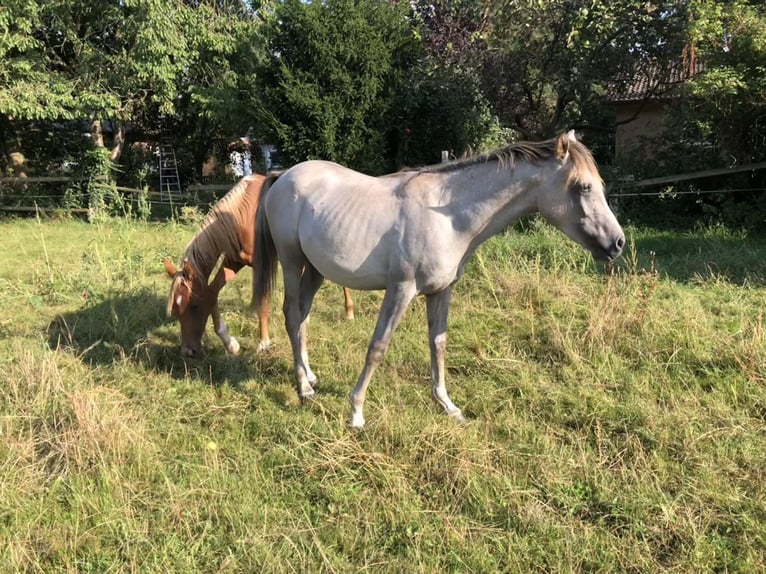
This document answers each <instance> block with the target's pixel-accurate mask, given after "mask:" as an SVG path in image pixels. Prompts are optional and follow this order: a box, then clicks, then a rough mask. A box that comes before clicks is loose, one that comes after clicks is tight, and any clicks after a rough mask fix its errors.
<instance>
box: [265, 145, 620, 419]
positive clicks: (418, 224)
mask: <svg viewBox="0 0 766 574" xmlns="http://www.w3.org/2000/svg"><path fill="white" fill-rule="evenodd" d="M534 212H540V213H541V214H542V216H543V217H544V218H545V219H547V220H548V221H549V222H550V223H551V224H553V225H554V226H555V227H557V228H558V229H559V230H561V231H562V232H564V234H566V235H567V236H568V237H570V238H571V239H573V240H574V241H576V242H577V243H579V244H580V245H582V246H583V247H585V248H586V249H587V250H588V251H590V252H591V254H592V255H593V256H594V257H596V258H598V259H602V260H606V261H611V260H612V259H614V258H615V257H617V256H618V255H619V254H620V252H621V251H622V248H623V246H624V245H625V236H624V235H623V232H622V228H621V227H620V224H619V223H618V222H617V219H616V218H615V216H614V214H613V213H612V211H611V210H610V209H609V206H608V205H607V202H606V198H605V196H604V183H603V180H602V179H601V176H600V175H599V172H598V168H597V167H596V163H595V162H594V160H593V157H592V155H591V153H590V151H589V150H588V149H587V148H586V147H585V146H584V145H583V144H581V143H580V142H578V141H577V140H576V139H575V137H574V132H569V133H566V134H562V135H561V136H559V137H558V138H554V139H552V140H547V141H544V142H536V143H518V144H513V145H510V146H507V147H505V148H503V149H500V150H497V151H495V152H492V153H488V154H483V155H479V156H475V157H470V158H467V159H463V160H459V161H456V162H452V163H448V164H442V165H437V166H433V167H426V168H422V169H417V170H412V171H409V172H401V173H399V174H395V175H393V176H388V177H378V178H375V177H370V176H368V175H364V174H361V173H357V172H355V171H352V170H350V169H347V168H345V167H342V166H340V165H337V164H335V163H331V162H327V161H307V162H303V163H299V164H298V165H296V166H294V167H292V168H290V169H289V170H287V171H286V172H284V173H283V174H282V175H281V176H280V177H279V179H277V180H276V181H274V182H273V184H270V186H267V187H266V188H265V190H264V192H263V197H262V201H261V203H260V206H259V208H258V214H257V221H256V239H255V249H256V252H255V253H256V260H255V262H254V265H253V271H254V279H253V289H254V301H255V302H256V304H257V303H258V302H259V301H262V300H263V298H266V297H268V296H269V293H270V292H271V290H272V287H273V285H274V279H275V274H276V271H277V261H279V263H281V265H282V272H283V277H284V288H285V302H284V313H285V324H286V326H287V333H288V335H289V336H290V343H291V344H292V348H293V361H294V369H295V378H296V382H297V386H298V394H299V396H300V397H301V398H304V397H310V396H312V395H314V385H315V384H316V381H317V377H316V375H315V374H314V373H313V372H312V370H311V367H310V366H309V356H308V350H307V346H306V332H307V327H308V318H309V312H310V311H311V303H312V301H313V299H314V295H315V294H316V292H317V290H318V289H319V286H320V285H321V284H322V281H323V280H324V278H325V277H327V278H328V279H330V280H331V281H335V282H337V283H340V284H341V285H348V286H349V287H352V288H354V289H385V295H384V296H383V303H382V305H381V308H380V313H379V315H378V322H377V325H376V326H375V330H374V331H373V334H372V339H371V341H370V344H369V347H368V349H367V358H366V361H365V365H364V368H363V369H362V372H361V374H360V375H359V378H358V379H357V383H356V386H355V387H354V390H353V391H352V393H351V397H350V400H351V423H350V424H351V426H352V427H362V426H364V414H363V411H362V409H363V406H364V398H365V394H366V392H367V386H368V385H369V383H370V379H371V377H372V375H373V373H374V372H375V369H376V368H377V366H378V365H379V364H380V362H381V360H382V359H383V356H384V355H385V353H386V350H387V349H388V345H389V342H390V341H391V336H392V335H393V333H394V331H395V330H396V327H397V325H398V324H399V321H400V320H401V318H402V316H403V315H404V312H405V311H406V310H407V307H408V305H409V304H410V301H412V299H413V297H415V296H416V295H420V294H422V295H425V298H426V313H427V316H428V339H429V347H430V351H431V383H432V395H433V398H434V400H435V401H436V402H437V404H439V405H440V406H441V408H442V409H443V410H444V412H445V413H446V414H447V415H449V416H450V417H452V418H453V419H455V420H457V421H463V420H464V419H463V415H462V413H461V411H460V409H459V408H458V407H457V406H455V404H454V403H453V402H452V401H451V400H450V398H449V396H448V395H447V388H446V385H445V373H446V370H445V367H444V357H445V350H446V346H447V314H448V312H449V305H450V297H451V295H452V287H453V285H454V284H455V282H456V281H457V280H458V279H460V276H461V275H462V274H463V271H464V269H465V265H466V263H467V261H468V260H469V259H470V257H471V256H472V255H473V254H474V252H475V251H476V250H477V249H478V248H479V246H480V245H481V244H482V243H483V242H484V241H486V240H487V239H489V238H490V237H492V236H493V235H495V234H496V233H499V232H500V231H502V230H503V229H505V228H506V227H508V226H509V225H510V224H511V223H513V222H514V221H515V220H517V219H518V218H519V217H522V216H524V215H528V214H531V213H534Z"/></svg>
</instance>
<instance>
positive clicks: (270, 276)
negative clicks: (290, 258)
mask: <svg viewBox="0 0 766 574" xmlns="http://www.w3.org/2000/svg"><path fill="white" fill-rule="evenodd" d="M278 177H279V174H276V175H270V176H268V177H267V178H266V180H265V181H264V182H263V187H262V188H261V195H260V198H259V200H258V208H257V209H256V212H255V234H254V237H255V245H254V248H253V308H255V309H260V308H261V304H262V302H263V301H264V300H265V301H268V300H269V298H270V297H271V291H272V289H273V288H274V283H275V282H276V279H277V263H278V259H277V246H276V245H275V244H274V238H273V237H272V236H271V228H270V227H269V220H268V218H267V217H266V211H265V208H264V203H265V200H266V194H267V193H268V191H269V189H271V186H272V184H273V183H274V182H275V181H276V180H277V178H278Z"/></svg>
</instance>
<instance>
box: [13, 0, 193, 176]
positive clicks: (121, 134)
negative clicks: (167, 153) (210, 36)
mask: <svg viewBox="0 0 766 574" xmlns="http://www.w3.org/2000/svg"><path fill="white" fill-rule="evenodd" d="M183 9H184V7H183V5H182V4H180V3H179V2H178V1H174V0H110V1H101V0H84V1H82V2H77V3H74V4H73V3H72V2H69V1H68V0H45V1H42V0H11V2H10V3H9V4H6V5H5V6H4V7H3V8H0V35H2V40H0V55H2V62H3V63H2V64H0V114H2V115H3V116H4V117H5V118H6V119H7V122H8V125H11V126H12V125H13V124H14V123H17V122H24V121H27V122H29V121H34V120H48V121H51V120H71V119H78V120H85V119H87V120H90V121H91V132H92V135H93V141H94V143H95V144H96V146H98V147H103V146H104V141H103V137H102V129H101V126H102V122H103V121H104V120H112V121H113V122H114V125H115V126H116V128H115V133H114V140H113V142H112V146H111V159H112V160H113V161H116V160H117V159H118V158H119V156H120V153H121V151H122V148H123V145H124V142H125V126H126V124H127V122H132V123H135V122H138V121H140V120H141V119H143V118H144V117H145V116H146V115H147V114H149V113H156V112H157V111H160V112H169V111H172V109H173V102H174V98H175V94H176V78H177V76H178V75H179V73H181V71H182V70H184V69H185V68H186V67H187V66H188V64H189V58H188V54H189V51H188V50H187V47H186V42H185V37H184V30H183V28H182V27H181V25H180V22H181V20H182V18H181V14H180V13H181V11H182V10H183ZM17 131H18V130H17Z"/></svg>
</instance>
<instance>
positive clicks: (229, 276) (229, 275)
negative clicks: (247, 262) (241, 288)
mask: <svg viewBox="0 0 766 574" xmlns="http://www.w3.org/2000/svg"><path fill="white" fill-rule="evenodd" d="M235 275H236V273H235V272H234V271H232V270H231V269H229V268H228V267H224V268H223V276H224V278H225V279H226V282H227V283H228V282H229V281H231V280H232V279H234V276H235Z"/></svg>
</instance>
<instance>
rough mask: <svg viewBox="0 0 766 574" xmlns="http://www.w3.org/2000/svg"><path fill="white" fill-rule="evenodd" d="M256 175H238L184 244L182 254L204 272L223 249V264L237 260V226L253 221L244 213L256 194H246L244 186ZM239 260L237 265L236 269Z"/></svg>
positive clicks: (210, 267) (252, 202)
mask: <svg viewBox="0 0 766 574" xmlns="http://www.w3.org/2000/svg"><path fill="white" fill-rule="evenodd" d="M258 177H261V176H259V175H248V176H246V177H244V178H242V179H241V180H240V181H239V182H238V183H237V184H236V185H235V186H234V187H233V188H231V189H230V190H229V191H228V192H227V193H226V195H224V196H223V197H222V198H221V199H219V200H218V201H217V202H216V203H215V205H213V207H211V208H210V212H209V213H208V214H207V216H206V217H205V220H204V221H203V223H202V227H201V228H200V230H199V231H198V232H197V233H196V234H195V235H194V237H192V239H191V241H189V243H188V244H187V245H186V249H185V251H184V257H185V258H186V259H188V260H189V262H190V263H191V264H192V265H193V266H194V267H195V268H196V269H197V271H198V272H199V273H200V274H202V275H205V277H204V280H207V273H209V272H210V271H211V270H212V269H213V266H214V265H215V264H216V262H217V260H218V258H219V257H220V255H221V254H222V253H223V255H224V264H229V265H233V264H235V263H236V262H237V261H238V260H239V253H240V251H241V249H242V247H241V246H240V241H239V236H238V235H237V230H238V229H240V228H241V226H246V225H253V222H252V221H249V220H248V213H249V214H250V215H252V214H253V213H255V210H254V202H255V201H257V194H248V193H247V187H248V186H249V185H250V183H252V182H253V181H254V180H255V179H256V178H258ZM240 267H241V264H238V265H237V269H239V268H240Z"/></svg>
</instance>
